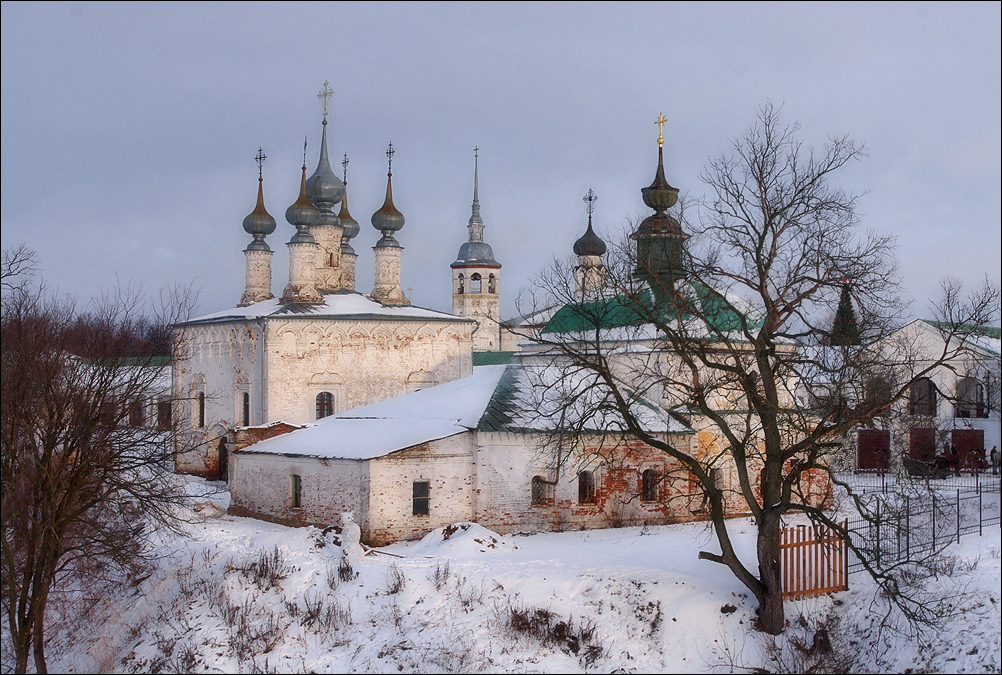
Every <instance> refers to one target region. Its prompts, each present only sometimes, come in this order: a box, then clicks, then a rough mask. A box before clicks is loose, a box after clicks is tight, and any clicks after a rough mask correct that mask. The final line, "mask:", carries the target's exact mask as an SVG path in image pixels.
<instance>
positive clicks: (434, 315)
mask: <svg viewBox="0 0 1002 675" xmlns="http://www.w3.org/2000/svg"><path fill="white" fill-rule="evenodd" d="M322 297H323V302H316V303H306V302H293V303H282V302H280V301H279V299H278V298H272V299H271V300H262V301H261V302H255V303H253V304H251V305H247V306H246V307H233V308H230V309H225V310H222V311H220V312H213V313H212V314H206V315H204V316H200V317H197V318H195V319H192V320H191V321H188V322H186V324H185V325H192V324H200V323H223V322H227V321H247V320H253V319H262V318H289V317H296V316H302V317H308V318H310V319H316V318H330V319H379V320H387V319H389V320H397V321H457V322H472V320H471V319H464V318H463V317H459V316H455V315H452V314H447V313H446V312H439V311H436V310H433V309H425V308H423V307H415V306H413V305H383V304H381V303H379V302H376V301H375V300H373V299H372V298H370V297H368V296H367V295H363V294H361V293H358V292H356V291H328V292H325V293H324V294H323V296H322Z"/></svg>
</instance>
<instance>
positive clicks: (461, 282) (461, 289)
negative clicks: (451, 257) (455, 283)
mask: <svg viewBox="0 0 1002 675" xmlns="http://www.w3.org/2000/svg"><path fill="white" fill-rule="evenodd" d="M465 292H466V276H465V275H463V274H460V275H459V290H458V291H457V293H458V294H459V295H462V294H463V293H465Z"/></svg>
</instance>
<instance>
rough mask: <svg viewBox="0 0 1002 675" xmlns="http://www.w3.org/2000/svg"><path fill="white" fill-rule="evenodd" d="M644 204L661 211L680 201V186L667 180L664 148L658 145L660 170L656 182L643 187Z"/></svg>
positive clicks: (655, 177)
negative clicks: (673, 185) (672, 184)
mask: <svg viewBox="0 0 1002 675" xmlns="http://www.w3.org/2000/svg"><path fill="white" fill-rule="evenodd" d="M640 192H641V194H642V195H643V196H644V204H647V206H649V207H651V208H652V209H654V210H655V211H658V212H661V211H665V210H667V209H670V208H671V207H673V206H675V202H677V201H678V188H674V187H672V186H671V185H669V184H668V181H667V180H665V167H664V149H663V148H661V146H658V171H657V173H656V174H655V176H654V182H653V183H651V184H650V186H649V187H645V188H641V190H640Z"/></svg>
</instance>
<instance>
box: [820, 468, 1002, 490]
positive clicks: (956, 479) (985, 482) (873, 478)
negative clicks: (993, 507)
mask: <svg viewBox="0 0 1002 675" xmlns="http://www.w3.org/2000/svg"><path fill="white" fill-rule="evenodd" d="M835 480H836V481H837V482H839V483H841V484H844V485H848V486H849V487H850V488H851V489H852V491H853V492H855V493H856V494H873V493H875V492H879V493H882V494H888V493H891V492H898V491H900V490H901V489H902V488H904V489H914V488H919V487H921V488H924V489H926V490H936V491H944V490H946V491H950V492H953V491H955V490H960V491H961V492H995V493H996V494H997V493H998V492H999V485H1000V480H1002V476H1000V475H998V474H993V473H991V472H990V471H983V472H974V473H970V472H967V473H960V474H948V475H945V476H943V477H934V476H912V475H909V474H908V473H904V472H902V473H900V474H899V473H893V472H891V471H836V472H835Z"/></svg>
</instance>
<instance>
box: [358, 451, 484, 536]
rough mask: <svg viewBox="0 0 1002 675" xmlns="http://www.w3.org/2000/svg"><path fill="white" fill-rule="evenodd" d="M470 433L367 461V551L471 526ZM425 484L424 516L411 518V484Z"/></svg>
mask: <svg viewBox="0 0 1002 675" xmlns="http://www.w3.org/2000/svg"><path fill="white" fill-rule="evenodd" d="M475 436H476V434H475V432H465V433H460V434H455V435H453V436H449V437H447V438H442V439H439V440H437V441H431V442H429V443H423V444H421V445H416V446H414V447H412V448H407V449H406V450H401V451H399V452H394V453H392V454H390V455H387V456H385V457H380V458H378V459H374V460H370V462H371V464H370V470H369V471H370V474H369V475H370V480H371V483H370V493H369V500H370V502H369V519H368V522H367V523H366V526H363V529H362V532H363V534H364V535H365V536H367V539H368V541H369V542H370V543H372V544H373V545H382V544H387V543H390V542H393V541H399V540H401V539H415V538H418V537H421V536H423V535H425V534H427V533H428V532H431V531H432V530H434V529H435V528H437V527H443V526H445V525H449V524H451V523H455V522H460V521H469V520H473V490H474V480H475V479H474V476H473V446H474V443H475ZM415 481H427V482H428V483H429V491H428V497H429V499H428V514H427V515H414V513H413V510H414V509H413V505H414V504H413V496H414V482H415Z"/></svg>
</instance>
